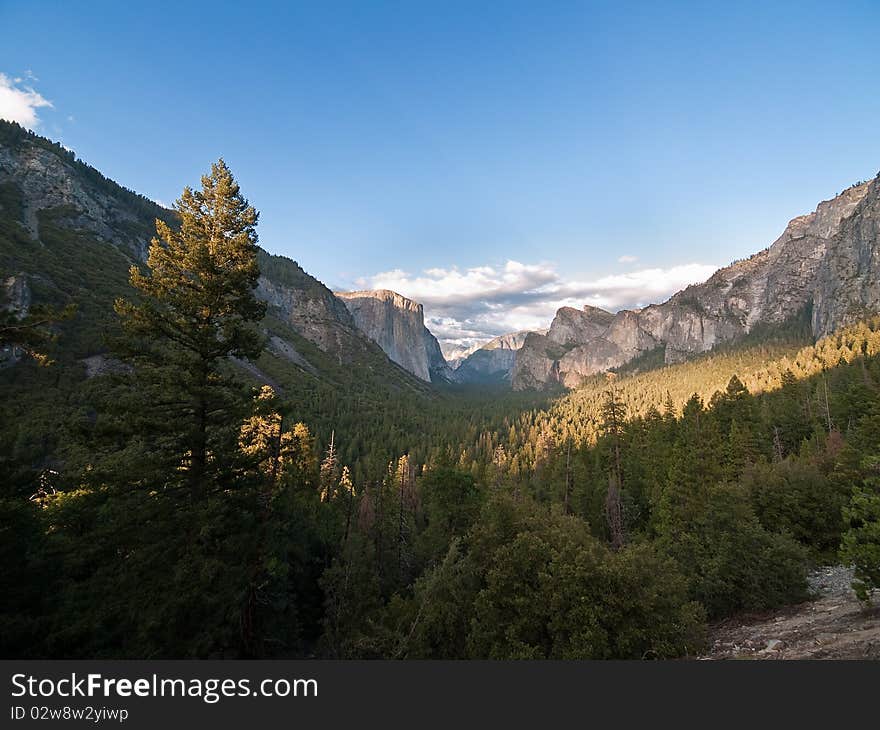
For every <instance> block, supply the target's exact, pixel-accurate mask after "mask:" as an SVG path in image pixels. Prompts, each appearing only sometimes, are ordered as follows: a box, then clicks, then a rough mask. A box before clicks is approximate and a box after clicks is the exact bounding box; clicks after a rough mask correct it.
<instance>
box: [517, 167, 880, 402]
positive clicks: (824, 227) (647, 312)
mask: <svg viewBox="0 0 880 730" xmlns="http://www.w3.org/2000/svg"><path fill="white" fill-rule="evenodd" d="M878 227H880V176H878V177H877V178H875V179H874V180H872V181H870V182H865V183H860V184H858V185H853V186H852V187H850V188H848V189H847V190H844V191H843V192H842V193H841V194H840V195H838V196H836V197H835V198H833V199H831V200H826V201H823V202H822V203H819V205H818V207H817V208H816V210H815V211H814V212H813V213H810V214H808V215H803V216H799V217H797V218H795V219H793V220H792V221H790V222H789V224H788V225H787V226H786V228H785V230H784V231H783V233H782V235H781V236H780V237H779V238H778V239H776V241H774V242H773V243H772V244H771V245H770V246H769V247H768V248H766V249H764V250H763V251H761V252H760V253H757V254H755V255H753V256H751V257H750V258H748V259H745V260H742V261H737V262H734V263H733V264H731V265H730V266H727V267H725V268H723V269H719V270H718V271H717V272H715V273H714V274H713V275H712V276H711V277H710V278H709V279H708V280H707V281H705V282H703V283H701V284H695V285H693V286H689V287H687V288H686V289H684V290H683V291H680V292H678V293H677V294H675V295H673V296H672V297H671V298H670V299H669V300H668V301H666V302H664V303H662V304H653V305H651V306H648V307H645V308H644V309H641V310H624V311H620V312H617V313H616V314H612V313H610V312H605V311H603V310H597V309H596V308H595V307H589V306H588V307H585V308H584V310H577V309H573V308H570V307H565V308H563V309H560V310H559V311H558V312H557V314H556V317H555V318H554V320H553V323H552V324H551V326H550V329H549V331H548V332H547V335H546V336H540V335H530V336H529V337H527V338H526V341H525V343H524V344H523V347H522V348H521V349H520V351H519V352H518V353H517V356H516V362H515V364H514V368H513V375H512V380H513V387H514V388H516V389H526V388H541V387H545V386H547V385H548V384H551V383H558V384H561V385H564V386H567V387H573V386H576V385H577V384H578V383H579V382H580V381H581V380H582V379H583V378H584V377H585V376H588V375H591V374H594V373H597V372H601V371H604V370H608V369H610V368H614V367H618V366H620V365H623V364H625V363H627V362H629V361H630V360H632V359H633V358H635V357H637V356H638V355H641V354H643V353H645V352H647V351H649V350H653V349H655V348H661V347H662V348H663V350H664V357H665V361H666V362H667V363H671V362H677V361H680V360H682V359H684V358H686V357H688V356H690V355H693V354H697V353H700V352H705V351H707V350H711V349H712V348H713V347H715V346H716V345H718V344H719V343H722V342H728V341H731V340H734V339H736V338H737V337H740V336H742V335H744V334H747V333H748V332H750V331H752V329H753V328H754V327H755V326H756V325H758V324H767V325H778V324H783V323H785V322H786V321H789V320H791V319H793V318H795V317H796V316H798V314H799V313H801V312H803V311H804V310H805V309H806V308H811V309H812V318H813V319H812V327H813V334H814V335H815V336H816V337H821V336H823V335H825V334H828V333H829V332H831V331H833V330H834V329H837V328H838V327H840V326H843V325H845V324H848V323H850V322H852V321H854V320H856V319H858V318H859V317H861V316H864V315H865V314H866V313H869V312H875V311H877V310H878V309H880V283H878V281H880V259H878V257H880V251H878V246H880V243H878V241H880V238H878Z"/></svg>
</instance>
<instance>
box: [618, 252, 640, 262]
mask: <svg viewBox="0 0 880 730" xmlns="http://www.w3.org/2000/svg"><path fill="white" fill-rule="evenodd" d="M638 260H639V257H638V256H630V255H629V254H627V255H625V256H621V257H620V258H619V259H617V263H619V264H634V263H635V262H636V261H638Z"/></svg>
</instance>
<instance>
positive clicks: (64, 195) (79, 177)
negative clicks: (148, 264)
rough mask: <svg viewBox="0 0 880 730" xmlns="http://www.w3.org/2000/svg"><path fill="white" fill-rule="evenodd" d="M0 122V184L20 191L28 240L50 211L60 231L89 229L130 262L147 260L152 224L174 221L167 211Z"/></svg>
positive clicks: (20, 218) (68, 154)
mask: <svg viewBox="0 0 880 730" xmlns="http://www.w3.org/2000/svg"><path fill="white" fill-rule="evenodd" d="M0 124H3V125H4V128H3V130H0V131H2V132H3V133H4V140H3V142H4V143H2V144H0V185H2V184H12V185H14V186H16V187H17V188H18V189H19V191H20V193H21V210H20V211H17V212H16V217H17V218H18V223H19V224H20V225H22V226H23V227H24V228H25V229H27V231H28V233H29V234H30V237H31V238H32V239H34V240H36V241H39V240H40V215H41V214H42V213H52V215H53V216H54V217H55V220H56V222H57V223H59V224H60V225H63V226H64V227H69V228H72V229H76V230H83V231H89V232H91V233H92V234H94V235H95V236H97V237H98V238H100V239H101V240H103V241H105V242H107V243H112V244H113V245H115V246H117V247H118V248H120V249H121V250H122V251H124V252H125V253H126V254H127V255H129V256H130V257H131V258H134V259H140V260H145V259H146V253H147V249H148V248H149V244H150V239H151V238H152V236H153V235H154V234H155V227H154V226H153V223H154V221H155V220H156V218H162V219H165V220H169V221H171V220H173V218H174V215H175V214H174V213H173V212H172V211H170V210H167V209H165V208H163V207H161V206H159V205H158V204H156V203H154V202H153V201H151V200H149V199H147V198H145V197H143V196H141V195H137V194H135V193H132V192H131V191H130V190H126V189H125V188H123V187H121V186H120V185H117V184H116V183H114V182H113V181H111V180H108V179H107V178H105V177H104V176H103V175H101V174H100V173H99V172H98V171H97V170H95V169H94V168H92V167H90V166H88V165H86V164H85V163H83V162H81V161H80V160H77V159H76V157H75V156H74V154H73V153H72V152H68V151H67V150H65V149H64V148H63V147H61V146H60V145H57V144H52V143H50V142H49V141H48V140H46V139H44V138H42V137H39V136H37V135H34V134H32V133H30V132H27V131H25V130H22V129H21V128H17V129H16V128H15V126H16V125H13V124H11V123H9V122H3V121H0ZM7 140H8V142H7Z"/></svg>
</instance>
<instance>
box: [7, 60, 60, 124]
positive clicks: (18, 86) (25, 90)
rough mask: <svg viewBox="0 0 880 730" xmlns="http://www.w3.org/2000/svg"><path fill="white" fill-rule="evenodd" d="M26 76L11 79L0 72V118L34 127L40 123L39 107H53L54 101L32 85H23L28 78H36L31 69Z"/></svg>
mask: <svg viewBox="0 0 880 730" xmlns="http://www.w3.org/2000/svg"><path fill="white" fill-rule="evenodd" d="M26 77H27V78H26V79H22V78H15V79H11V78H9V77H8V76H7V75H6V74H3V73H0V118H2V119H6V120H8V121H11V122H18V123H19V124H21V125H22V126H23V127H28V128H31V129H33V128H35V127H38V126H39V125H40V118H39V117H38V116H37V109H41V108H45V107H49V108H51V107H52V102H51V101H49V100H48V99H46V98H44V97H43V95H42V94H40V93H39V92H37V91H34V90H33V89H32V88H31V87H29V86H22V84H23V83H24V82H25V81H26V80H36V78H35V77H34V76H33V74H32V73H31V72H30V71H28V72H27V74H26Z"/></svg>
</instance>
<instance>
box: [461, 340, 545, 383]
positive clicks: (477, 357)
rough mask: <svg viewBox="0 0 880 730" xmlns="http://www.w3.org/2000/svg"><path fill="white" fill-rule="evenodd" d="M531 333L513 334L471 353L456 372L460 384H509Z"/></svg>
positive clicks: (490, 342)
mask: <svg viewBox="0 0 880 730" xmlns="http://www.w3.org/2000/svg"><path fill="white" fill-rule="evenodd" d="M528 335H529V332H528V331H526V330H523V331H521V332H511V333H509V334H506V335H501V336H500V337H496V338H495V339H494V340H490V341H489V342H487V343H486V344H485V345H483V346H482V347H480V348H478V349H476V350H474V351H472V352H470V353H469V354H468V355H467V356H466V357H465V358H463V359H462V361H461V362H460V363H459V365H458V367H457V368H456V369H455V371H454V378H455V381H456V382H458V383H463V384H466V383H509V382H510V379H511V376H512V375H513V366H514V363H515V362H516V353H517V350H519V349H520V348H521V347H522V345H523V343H524V342H525V340H526V337H527V336H528Z"/></svg>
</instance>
